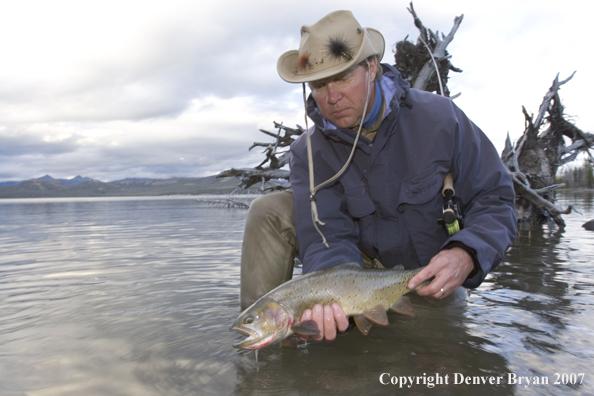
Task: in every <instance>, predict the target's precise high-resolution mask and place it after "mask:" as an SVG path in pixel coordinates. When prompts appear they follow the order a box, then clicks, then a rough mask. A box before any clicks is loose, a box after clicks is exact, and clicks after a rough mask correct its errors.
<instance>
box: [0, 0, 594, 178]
mask: <svg viewBox="0 0 594 396" xmlns="http://www.w3.org/2000/svg"><path fill="white" fill-rule="evenodd" d="M489 4H490V5H486V3H484V2H480V1H475V0H453V1H444V0H439V1H438V0H423V1H416V2H415V3H414V6H415V10H416V11H417V13H418V15H419V16H420V18H421V19H422V21H423V23H424V24H425V26H427V27H428V28H431V29H433V30H438V31H440V32H445V33H446V34H447V33H448V32H449V31H450V29H451V27H452V24H453V20H454V17H455V16H457V15H460V14H464V21H463V22H462V25H461V26H460V29H459V30H458V32H457V34H456V37H455V39H454V41H453V43H452V44H450V46H449V47H448V50H449V52H450V54H451V55H452V63H453V64H454V65H455V66H456V67H459V68H461V69H462V70H463V71H464V72H463V73H461V74H453V75H451V79H450V83H449V87H450V90H451V91H452V93H457V92H461V93H462V95H461V96H460V97H459V98H457V99H456V100H455V101H456V103H457V104H458V105H459V106H460V107H461V108H462V109H463V110H464V111H465V112H466V113H467V114H468V115H469V116H470V118H471V119H473V121H475V123H477V124H478V125H479V126H480V127H481V128H482V129H483V131H484V132H485V133H486V134H487V135H488V136H489V137H490V138H491V140H492V141H493V143H494V144H495V146H496V147H497V149H498V150H499V151H500V150H501V149H502V148H503V144H504V139H505V136H506V134H507V133H508V132H509V133H510V136H511V138H512V140H516V139H517V138H519V136H520V135H521V134H522V131H523V129H524V118H523V115H522V112H521V107H522V105H524V106H526V108H527V109H528V110H529V111H530V112H536V111H538V106H539V105H540V103H541V100H542V97H543V96H544V94H545V93H546V91H547V90H548V88H549V87H550V85H551V82H552V80H553V79H554V77H555V75H556V74H557V73H560V77H561V79H564V78H566V77H568V76H569V75H570V74H571V73H572V72H573V71H575V70H577V73H576V75H575V77H574V78H573V80H572V81H570V82H569V83H568V84H566V85H565V86H563V88H562V90H561V91H560V94H561V98H562V100H563V101H564V105H565V106H566V113H567V114H569V115H572V116H573V117H574V121H575V122H576V124H577V125H578V127H580V128H581V129H582V130H584V131H587V132H592V131H594V112H592V111H591V108H590V104H591V102H592V101H591V93H592V92H593V91H594V77H593V76H592V72H591V70H592V62H591V60H592V59H593V58H594V57H593V55H592V50H591V48H590V45H589V44H588V43H589V41H590V39H589V38H590V33H591V32H590V29H589V27H590V26H591V22H590V19H591V6H590V5H589V3H588V2H584V1H582V0H565V1H550V0H539V1H529V0H522V1H517V0H514V1H509V0H500V1H498V2H496V3H489ZM407 6H408V1H403V0H366V1H348V0H341V1H336V0H325V1H319V0H315V1H311V0H302V1H299V2H279V1H268V0H254V1H244V0H242V1H239V0H217V1H207V0H195V1H189V0H186V1H175V0H164V1H150V0H149V1H147V0H144V1H128V0H117V1H110V0H102V1H89V0H85V1H79V0H77V1H59V0H52V1H45V0H41V1H27V0H21V1H3V2H1V3H0V50H1V51H2V57H1V58H0V181H9V180H26V179H30V178H35V177H40V176H43V175H45V174H50V175H52V176H53V177H55V178H71V177H74V176H76V175H82V176H87V177H92V178H95V179H99V180H102V181H110V180H118V179H122V178H125V177H154V178H167V177H173V176H187V177H194V176H208V175H212V174H216V173H218V172H219V171H221V170H223V169H227V168H230V167H232V166H233V167H242V166H253V165H256V164H257V163H259V162H260V160H261V158H262V154H261V152H260V150H258V149H254V150H253V151H252V152H248V147H249V146H250V145H251V144H252V143H253V142H254V141H267V138H266V136H265V135H263V134H261V133H260V132H258V129H259V128H263V129H268V130H273V129H272V128H273V121H277V122H284V124H285V125H289V126H294V125H295V124H300V125H304V121H303V110H302V105H301V96H300V89H301V88H300V86H297V85H292V84H288V83H285V82H284V81H282V80H281V79H280V78H279V77H278V74H277V72H276V61H277V59H278V57H279V55H280V54H281V53H283V52H285V51H287V50H289V49H296V48H297V47H298V44H299V31H300V27H301V25H303V24H311V23H314V22H316V21H317V20H318V19H320V18H321V17H323V16H324V15H326V14H327V13H329V12H331V11H334V10H336V9H350V10H352V11H353V13H354V14H355V16H356V17H357V19H358V20H359V21H360V22H361V24H362V25H363V26H369V27H374V28H376V29H378V30H380V31H381V32H382V33H383V34H384V37H385V39H386V46H387V48H386V56H385V57H384V61H386V62H390V63H393V54H392V51H391V49H392V46H393V44H394V43H396V42H397V41H399V40H402V39H403V38H404V37H405V36H407V35H408V36H409V39H412V40H416V38H417V36H418V32H417V30H416V28H415V27H414V25H413V21H412V18H411V15H410V14H409V13H408V11H407V10H406V7H407Z"/></svg>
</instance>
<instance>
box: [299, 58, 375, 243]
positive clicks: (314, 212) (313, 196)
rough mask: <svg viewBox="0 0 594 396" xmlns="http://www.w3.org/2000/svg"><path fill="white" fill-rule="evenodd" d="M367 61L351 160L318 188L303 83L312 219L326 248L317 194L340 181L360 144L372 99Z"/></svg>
mask: <svg viewBox="0 0 594 396" xmlns="http://www.w3.org/2000/svg"><path fill="white" fill-rule="evenodd" d="M365 61H366V62H367V72H366V80H367V97H366V98H365V106H364V107H363V115H362V116H361V120H360V122H359V129H358V130H357V136H356V137H355V141H354V142H353V148H352V149H351V154H350V155H349V158H348V159H347V160H346V162H345V164H344V165H343V167H342V168H341V169H340V170H339V171H338V172H337V173H336V174H335V175H334V176H332V177H331V178H330V179H328V180H326V181H325V182H323V183H320V184H318V185H317V186H316V185H315V183H314V164H313V154H312V149H311V137H310V136H309V125H308V122H307V97H306V92H305V83H303V104H304V105H305V129H306V132H305V133H306V134H307V165H308V168H309V193H310V195H309V202H310V203H311V218H312V222H313V225H314V227H315V229H316V231H317V232H318V234H320V236H321V237H322V243H323V244H324V246H326V248H329V247H330V246H329V245H328V242H327V241H326V237H325V236H324V234H323V233H322V231H321V230H320V228H319V227H318V224H319V225H325V224H326V223H324V222H323V221H321V220H320V218H319V217H318V206H317V205H316V192H318V190H320V189H321V188H322V187H325V186H327V185H328V184H330V183H332V182H334V181H335V180H336V179H338V178H339V177H340V176H341V175H342V174H343V173H344V171H345V170H346V168H347V167H348V166H349V164H350V163H351V160H352V159H353V156H354V155H355V150H356V148H357V143H358V142H359V137H360V136H361V129H362V128H363V120H364V119H365V117H366V116H367V107H368V106H369V99H370V97H371V78H370V77H371V74H370V73H369V70H370V68H371V66H370V64H369V61H368V60H365Z"/></svg>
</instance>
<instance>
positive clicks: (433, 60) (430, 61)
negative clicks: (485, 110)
mask: <svg viewBox="0 0 594 396" xmlns="http://www.w3.org/2000/svg"><path fill="white" fill-rule="evenodd" d="M407 10H408V11H409V12H410V13H411V14H412V16H413V19H414V23H415V26H416V27H417V29H419V37H418V39H417V43H416V44H413V43H412V42H410V41H408V40H407V39H408V36H406V37H405V38H404V40H402V41H399V42H397V43H396V45H395V50H394V61H395V62H396V64H395V65H394V66H395V67H396V69H398V71H399V72H400V74H401V75H402V77H403V78H404V79H405V80H406V81H408V82H409V83H410V85H411V87H413V88H415V89H419V90H422V91H429V92H437V93H438V94H441V95H442V96H447V97H450V90H449V89H448V86H447V83H448V73H449V72H450V70H451V71H454V72H456V73H461V72H462V70H461V69H459V68H457V67H454V66H453V65H452V63H451V62H450V59H451V56H450V55H449V54H448V52H447V51H446V48H447V46H448V45H449V44H450V43H451V42H452V40H453V39H454V35H455V34H456V31H457V30H458V27H459V26H460V24H461V23H462V19H463V18H464V15H460V16H458V17H456V18H454V26H453V27H452V29H451V30H450V33H448V35H447V36H444V35H443V34H442V35H441V38H440V37H439V32H437V31H436V32H435V33H434V32H433V31H432V30H431V29H427V28H426V27H425V25H423V22H421V19H420V18H419V16H418V15H417V13H416V12H415V9H414V7H413V3H412V2H411V3H410V8H407ZM436 70H438V71H439V75H437V73H436ZM459 95H460V94H457V95H455V96H454V97H457V96H459Z"/></svg>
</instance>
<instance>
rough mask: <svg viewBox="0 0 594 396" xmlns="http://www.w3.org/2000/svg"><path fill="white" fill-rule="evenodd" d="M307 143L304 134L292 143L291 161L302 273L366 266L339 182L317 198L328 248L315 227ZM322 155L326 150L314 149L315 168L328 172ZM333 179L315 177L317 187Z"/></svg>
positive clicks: (320, 227)
mask: <svg viewBox="0 0 594 396" xmlns="http://www.w3.org/2000/svg"><path fill="white" fill-rule="evenodd" d="M314 133H315V132H314ZM305 141H306V139H305V135H303V136H302V138H300V139H298V140H297V141H296V142H295V143H293V145H292V146H291V161H290V167H291V173H290V181H291V186H292V188H293V211H294V215H295V231H296V234H297V244H298V248H299V257H300V259H301V262H302V263H303V273H309V272H312V271H317V270H320V269H323V268H329V267H333V266H336V265H339V264H344V263H347V262H357V263H359V265H361V266H363V259H362V257H361V252H360V250H359V248H358V247H357V242H358V240H359V228H358V226H357V224H356V223H355V220H354V219H353V218H352V217H351V216H350V215H349V214H348V212H347V209H346V199H345V196H344V193H343V192H342V188H341V186H340V184H339V183H335V184H333V185H330V186H327V187H324V188H322V189H320V190H319V191H318V192H317V193H316V195H315V199H316V204H317V210H318V217H319V219H320V220H321V221H322V222H324V223H325V225H318V227H319V229H320V231H321V232H322V233H323V234H324V237H325V238H326V241H327V243H328V246H329V247H326V246H325V245H324V244H323V242H322V237H321V236H320V234H319V233H318V232H317V230H316V229H315V227H314V224H313V220H312V214H311V203H310V191H309V170H308V169H309V168H308V164H307V151H306V143H305ZM313 146H314V147H316V144H315V143H314V144H313ZM317 148H319V145H318V146H317ZM322 152H323V150H314V165H315V166H314V169H328V167H327V164H324V161H325V160H324V157H323V155H322V154H321V153H322ZM324 165H325V166H324ZM331 176H332V175H330V176H328V177H326V175H323V176H321V175H320V174H318V173H316V175H315V177H314V178H315V183H316V185H318V184H320V183H322V182H324V181H325V180H326V179H328V178H329V177H331ZM322 179H323V180H322Z"/></svg>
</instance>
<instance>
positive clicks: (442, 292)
mask: <svg viewBox="0 0 594 396" xmlns="http://www.w3.org/2000/svg"><path fill="white" fill-rule="evenodd" d="M441 295H442V296H443V295H445V292H444V291H443V287H442V288H441Z"/></svg>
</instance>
